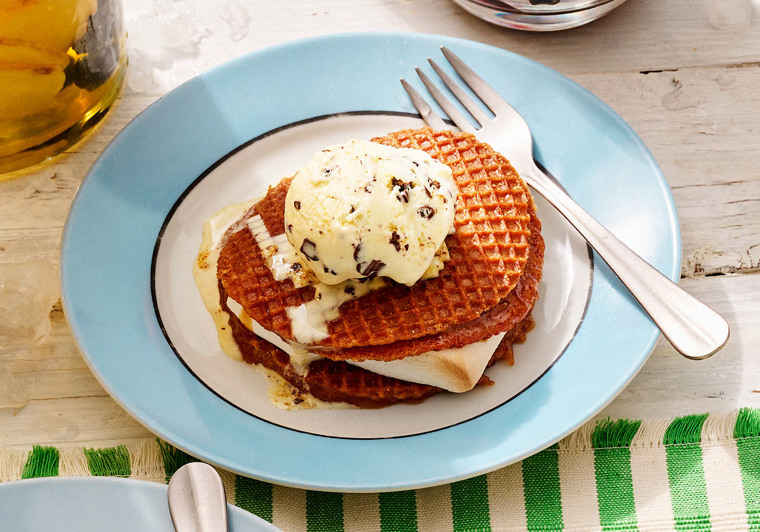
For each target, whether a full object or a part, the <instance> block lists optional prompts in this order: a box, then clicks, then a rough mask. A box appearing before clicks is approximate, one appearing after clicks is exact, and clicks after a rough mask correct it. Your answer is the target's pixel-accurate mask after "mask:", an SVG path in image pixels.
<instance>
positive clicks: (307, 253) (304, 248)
mask: <svg viewBox="0 0 760 532" xmlns="http://www.w3.org/2000/svg"><path fill="white" fill-rule="evenodd" d="M301 253H302V254H303V256H304V257H306V258H307V259H309V260H319V258H318V256H317V245H316V244H315V243H314V242H312V241H311V240H309V239H308V238H304V239H303V244H301Z"/></svg>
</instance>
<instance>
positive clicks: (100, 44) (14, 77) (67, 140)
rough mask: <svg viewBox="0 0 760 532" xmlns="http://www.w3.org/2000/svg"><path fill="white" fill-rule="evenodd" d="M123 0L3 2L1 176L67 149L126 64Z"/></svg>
mask: <svg viewBox="0 0 760 532" xmlns="http://www.w3.org/2000/svg"><path fill="white" fill-rule="evenodd" d="M125 40H126V33H125V29H124V22H123V15H122V8H121V0H0V175H2V174H6V176H7V174H8V173H9V172H13V171H15V170H19V169H22V168H25V167H28V166H31V165H33V164H35V163H39V162H41V161H43V160H45V159H48V158H49V157H52V156H53V155H55V154H57V153H59V152H61V151H63V150H65V149H66V148H68V147H69V146H71V145H72V144H74V143H75V142H77V141H78V140H79V139H81V138H82V136H83V135H84V134H85V133H86V132H87V131H88V130H89V129H90V128H92V126H94V125H95V124H96V123H98V122H99V121H100V120H101V119H102V118H103V116H104V115H105V114H106V113H107V111H108V109H109V108H110V107H111V105H112V104H113V102H114V101H115V100H116V97H117V95H118V94H119V90H120V89H121V86H122V82H123V80H124V73H125V70H126V66H127V57H126V48H125Z"/></svg>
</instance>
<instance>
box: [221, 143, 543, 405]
mask: <svg viewBox="0 0 760 532" xmlns="http://www.w3.org/2000/svg"><path fill="white" fill-rule="evenodd" d="M373 141H374V142H377V143H380V144H385V145H389V146H393V147H398V148H414V149H418V150H423V151H425V152H427V153H428V154H429V155H430V156H431V157H433V158H434V159H436V160H437V161H439V162H442V163H444V164H445V165H447V166H448V167H450V168H451V170H452V176H453V178H454V180H455V183H456V185H457V187H458V191H459V192H458V196H457V200H456V211H455V215H454V228H453V232H452V233H451V234H449V235H448V236H447V237H446V239H445V244H446V247H447V248H448V259H447V260H446V261H445V262H444V266H443V269H442V270H441V271H440V272H439V273H438V275H437V276H435V277H433V278H428V279H425V280H420V281H417V282H416V283H414V284H413V285H411V286H407V285H402V284H398V283H396V282H393V281H390V280H383V279H382V278H380V277H378V278H375V279H371V282H363V283H345V284H342V285H338V286H337V287H332V288H330V290H325V287H324V286H322V285H321V283H318V282H317V281H316V279H314V277H313V276H312V277H309V276H308V275H304V274H305V273H308V272H304V271H303V269H304V268H303V267H302V264H301V263H298V262H297V261H292V262H291V263H288V262H287V260H285V261H284V262H285V266H286V268H285V269H286V270H287V273H288V274H287V275H283V274H282V271H283V260H282V257H287V256H288V255H287V252H286V251H287V250H286V249H284V248H287V246H288V243H287V240H286V239H285V238H284V218H283V216H284V215H283V212H284V206H285V197H286V194H287V191H288V188H289V186H290V179H284V180H283V181H281V182H280V183H279V184H277V185H276V186H274V187H271V188H270V189H269V191H268V193H267V195H266V196H265V197H264V198H263V199H261V200H260V201H258V202H257V203H255V204H254V205H253V206H252V207H251V208H249V209H248V210H247V211H246V212H245V214H244V215H243V216H242V217H241V218H240V219H239V220H238V221H237V222H236V223H233V224H231V225H230V228H229V229H228V230H227V232H226V234H225V236H224V238H223V239H222V242H221V244H220V245H219V257H218V261H217V264H216V268H217V269H216V276H217V279H218V288H219V302H220V307H221V310H222V311H223V312H224V313H226V314H227V315H228V317H229V324H230V328H231V330H232V334H233V336H234V339H235V343H236V344H237V347H238V348H239V351H240V353H241V354H242V357H243V359H244V360H245V361H246V362H249V363H253V364H260V365H262V366H264V367H265V368H267V369H269V370H271V371H273V372H275V373H276V374H278V375H280V376H281V377H282V378H284V379H285V380H286V381H288V382H289V383H290V385H292V386H293V387H294V388H295V389H296V390H298V392H299V393H303V394H310V395H311V396H314V397H316V398H317V399H320V400H322V401H327V402H346V403H351V404H354V405H357V406H360V407H377V406H385V405H389V404H392V403H396V402H399V401H417V400H421V399H423V398H425V397H427V396H430V395H432V394H435V393H437V392H440V391H442V390H450V391H456V392H462V391H466V390H469V389H471V388H473V387H474V386H475V385H476V384H477V383H487V382H488V379H487V377H485V376H484V375H483V371H484V370H485V368H486V367H487V366H488V365H490V364H492V363H494V362H495V361H496V360H499V359H503V358H506V359H507V360H510V361H511V358H512V344H513V343H516V342H520V341H522V340H523V339H524V337H525V334H526V333H527V332H528V331H529V330H530V328H531V327H532V320H531V318H530V312H531V310H532V308H533V304H534V303H535V301H536V299H537V297H538V291H537V287H538V283H539V280H540V278H541V268H542V265H543V251H544V245H543V239H542V237H541V233H540V230H541V224H540V221H539V220H538V218H537V217H536V213H535V207H534V204H533V201H532V198H531V196H530V194H529V192H528V190H527V187H526V186H525V184H524V183H523V182H522V180H521V179H520V178H519V176H518V175H517V173H516V172H515V170H514V169H513V168H512V167H511V166H510V164H509V162H508V161H507V159H505V158H504V157H503V156H502V155H500V154H498V153H496V152H494V151H493V150H492V149H491V148H490V147H489V146H488V145H486V144H483V143H480V142H478V141H477V139H476V138H475V137H474V136H472V135H470V134H466V133H455V132H451V131H439V132H434V131H432V130H430V129H427V128H424V129H419V130H404V131H399V132H395V133H391V134H388V135H386V136H384V137H381V138H376V139H373ZM256 228H258V229H256ZM262 235H265V236H264V237H262ZM276 255H278V256H279V257H280V260H276V259H277V257H276ZM338 292H339V293H338ZM336 293H337V296H336ZM327 300H330V301H331V302H332V303H331V304H328V303H327V302H326V301H327ZM328 307H329V308H328ZM326 309H327V310H326ZM320 320H322V321H323V323H320ZM314 327H315V328H318V329H320V331H321V333H320V334H318V335H309V334H305V335H304V333H303V331H304V328H306V329H307V330H309V329H310V328H314ZM304 355H305V356H304Z"/></svg>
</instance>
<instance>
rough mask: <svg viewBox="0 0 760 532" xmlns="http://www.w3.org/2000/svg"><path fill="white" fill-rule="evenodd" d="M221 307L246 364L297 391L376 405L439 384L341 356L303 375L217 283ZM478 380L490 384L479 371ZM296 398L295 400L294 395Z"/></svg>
mask: <svg viewBox="0 0 760 532" xmlns="http://www.w3.org/2000/svg"><path fill="white" fill-rule="evenodd" d="M219 289H220V295H221V301H222V309H223V310H224V311H225V312H227V313H228V314H229V315H230V319H229V323H230V326H231V328H232V334H233V337H234V338H235V341H236V343H237V345H238V347H239V349H240V352H241V354H242V356H243V360H244V361H245V362H247V363H248V364H260V365H262V366H264V367H265V368H267V369H268V370H271V371H273V372H275V373H277V374H278V375H280V376H281V377H283V378H284V379H285V380H286V381H288V383H290V384H291V385H292V386H293V387H294V388H295V389H296V390H297V391H298V393H300V394H309V395H311V396H313V397H315V398H317V399H319V400H321V401H325V402H331V403H349V404H352V405H354V406H358V407H360V408H380V407H385V406H390V405H392V404H395V403H400V402H412V403H413V402H418V401H422V400H423V399H426V398H427V397H430V396H432V395H434V394H436V393H440V392H442V391H444V390H442V389H441V388H437V387H435V386H429V385H426V384H417V383H412V382H407V381H403V380H400V379H394V378H392V377H385V376H383V375H378V374H376V373H372V372H370V371H367V370H364V369H362V368H359V367H356V366H352V365H351V364H349V363H347V362H343V361H336V360H330V359H327V358H323V359H320V360H317V361H315V362H312V363H311V364H310V365H309V370H308V372H307V373H306V374H305V375H301V374H299V373H298V372H297V371H296V370H295V368H294V367H293V365H292V364H291V362H290V357H289V355H288V354H287V353H285V352H284V351H282V350H281V349H279V348H278V347H276V346H274V345H272V344H270V343H269V342H267V341H266V340H263V339H261V338H259V337H258V336H256V335H255V334H253V333H252V332H251V331H250V330H249V329H248V328H247V327H246V326H245V325H244V324H243V323H242V322H241V321H240V319H239V318H238V317H237V316H236V315H235V314H234V313H232V312H230V310H229V308H228V307H227V305H226V303H225V302H226V300H227V294H226V293H225V292H224V288H223V287H222V285H221V284H220V286H219ZM532 327H533V320H532V318H531V317H530V315H528V316H526V317H525V318H524V319H523V320H522V321H521V322H520V323H518V324H517V325H516V326H515V327H514V328H513V329H512V330H510V331H508V332H507V334H505V336H504V338H503V339H502V341H501V343H500V344H499V347H498V348H497V349H496V351H495V352H494V354H493V356H492V358H491V360H490V362H489V364H488V365H489V366H490V365H492V364H493V363H494V362H496V361H497V360H501V359H506V360H507V361H508V362H509V363H510V364H511V363H512V356H513V352H512V346H513V344H515V343H520V342H522V341H524V339H525V335H526V334H527V333H528V331H530V329H531V328H532ZM478 384H482V385H485V384H491V381H490V379H488V377H486V376H485V375H483V376H482V377H481V379H480V381H479V383H478ZM296 402H298V400H296Z"/></svg>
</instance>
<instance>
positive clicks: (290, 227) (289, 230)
mask: <svg viewBox="0 0 760 532" xmlns="http://www.w3.org/2000/svg"><path fill="white" fill-rule="evenodd" d="M292 232H293V224H288V233H292Z"/></svg>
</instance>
